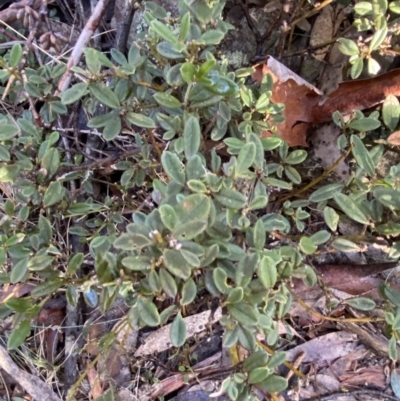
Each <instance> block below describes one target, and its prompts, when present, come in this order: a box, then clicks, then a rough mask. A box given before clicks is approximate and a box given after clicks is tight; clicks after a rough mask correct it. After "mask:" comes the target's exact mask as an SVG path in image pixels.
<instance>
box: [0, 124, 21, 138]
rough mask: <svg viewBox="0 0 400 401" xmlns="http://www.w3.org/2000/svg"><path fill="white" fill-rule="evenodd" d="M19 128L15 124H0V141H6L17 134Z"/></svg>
mask: <svg viewBox="0 0 400 401" xmlns="http://www.w3.org/2000/svg"><path fill="white" fill-rule="evenodd" d="M19 132H20V130H19V128H18V126H16V125H15V124H4V125H2V126H1V132H0V141H8V140H10V139H12V138H14V137H16V136H17V135H18V134H19Z"/></svg>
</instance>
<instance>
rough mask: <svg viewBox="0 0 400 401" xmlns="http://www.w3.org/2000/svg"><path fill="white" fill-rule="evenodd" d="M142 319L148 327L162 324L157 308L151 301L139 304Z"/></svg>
mask: <svg viewBox="0 0 400 401" xmlns="http://www.w3.org/2000/svg"><path fill="white" fill-rule="evenodd" d="M138 306H139V314H140V318H141V319H142V320H143V322H144V323H146V324H147V326H150V327H155V326H158V325H159V324H160V315H159V313H158V310H157V307H156V306H155V305H154V303H153V302H151V301H142V302H139V303H138Z"/></svg>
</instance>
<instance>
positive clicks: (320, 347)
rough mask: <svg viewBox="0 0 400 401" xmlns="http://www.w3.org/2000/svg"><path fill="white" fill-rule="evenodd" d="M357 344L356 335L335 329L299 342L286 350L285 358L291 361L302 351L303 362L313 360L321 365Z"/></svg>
mask: <svg viewBox="0 0 400 401" xmlns="http://www.w3.org/2000/svg"><path fill="white" fill-rule="evenodd" d="M356 346H357V336H356V335H355V334H350V333H346V332H345V331H337V332H334V333H329V334H326V335H324V336H321V337H318V338H315V339H313V340H311V341H308V342H306V343H304V344H300V345H298V346H297V347H294V348H292V349H290V350H289V351H287V352H286V355H287V360H288V361H289V362H291V361H293V360H294V359H295V358H296V357H297V355H298V354H299V353H300V352H304V353H305V356H304V359H303V363H310V362H314V363H316V364H317V365H322V364H324V363H326V362H332V361H334V360H335V359H337V358H339V357H341V356H343V355H346V354H348V353H349V352H351V351H353V350H354V349H355V347H356Z"/></svg>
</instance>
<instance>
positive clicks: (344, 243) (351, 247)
mask: <svg viewBox="0 0 400 401" xmlns="http://www.w3.org/2000/svg"><path fill="white" fill-rule="evenodd" d="M331 246H332V247H333V248H335V249H337V250H338V251H341V252H358V251H359V250H360V248H359V246H358V245H356V244H355V243H354V242H352V241H349V240H348V239H344V238H337V239H335V241H333V242H332V244H331Z"/></svg>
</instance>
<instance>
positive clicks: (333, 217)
mask: <svg viewBox="0 0 400 401" xmlns="http://www.w3.org/2000/svg"><path fill="white" fill-rule="evenodd" d="M324 220H325V223H326V225H327V226H328V227H329V228H330V229H331V230H332V231H336V229H337V225H338V223H339V215H338V214H337V213H336V211H335V210H334V209H332V208H331V207H329V206H326V207H325V208H324Z"/></svg>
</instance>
